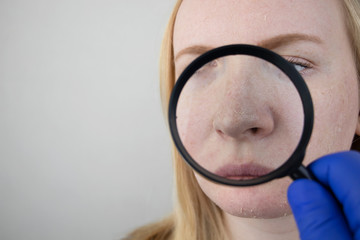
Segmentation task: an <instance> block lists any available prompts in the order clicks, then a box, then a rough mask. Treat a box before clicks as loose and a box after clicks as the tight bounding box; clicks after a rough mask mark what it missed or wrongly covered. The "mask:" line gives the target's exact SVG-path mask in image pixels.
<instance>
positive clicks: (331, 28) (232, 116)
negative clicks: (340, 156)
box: [174, 0, 359, 218]
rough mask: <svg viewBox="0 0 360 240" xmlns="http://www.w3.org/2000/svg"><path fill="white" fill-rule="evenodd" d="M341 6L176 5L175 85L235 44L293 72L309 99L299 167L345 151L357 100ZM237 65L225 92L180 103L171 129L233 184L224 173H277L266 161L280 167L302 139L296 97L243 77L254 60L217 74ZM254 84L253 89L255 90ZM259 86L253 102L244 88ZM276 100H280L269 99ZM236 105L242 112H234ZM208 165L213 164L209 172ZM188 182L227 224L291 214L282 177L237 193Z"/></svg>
mask: <svg viewBox="0 0 360 240" xmlns="http://www.w3.org/2000/svg"><path fill="white" fill-rule="evenodd" d="M340 2H341V1H337V0H293V1H289V0H272V1H271V3H270V1H267V0H258V1H251V0H236V1H234V0H207V1H203V0H184V1H183V3H182V5H181V7H180V9H179V12H178V14H177V19H176V22H175V30H174V54H175V70H176V78H177V77H178V76H179V75H180V73H181V72H182V71H183V70H184V69H185V67H186V66H187V65H188V64H189V63H190V62H191V61H192V60H193V59H195V58H196V57H197V56H199V55H200V54H201V53H202V52H203V51H206V50H207V49H210V48H215V47H219V46H222V45H228V44H238V43H243V44H252V45H259V46H263V47H266V48H269V49H271V50H272V51H274V52H276V53H278V54H280V55H281V56H283V57H284V58H285V59H287V60H289V61H290V62H292V63H295V65H296V67H298V69H299V71H300V73H301V74H302V76H303V78H304V79H305V81H306V83H307V85H308V87H309V89H310V92H311V96H312V98H313V104H314V109H315V123H314V129H313V133H312V137H311V140H310V143H309V146H308V148H307V153H306V157H305V159H304V164H305V165H307V164H309V163H310V162H311V161H313V160H315V159H316V158H318V157H320V156H322V155H325V154H327V153H331V152H336V151H341V150H348V149H350V146H351V142H352V138H353V136H354V134H355V132H359V131H358V129H359V127H358V125H359V124H358V122H359V120H358V119H359V97H358V83H357V77H356V69H355V64H354V59H353V55H352V49H351V47H350V44H349V38H348V36H347V31H346V27H345V20H344V16H343V10H342V6H341V3H340ZM325 9H326V10H325ZM224 62H225V61H224ZM239 62H241V66H246V69H247V70H246V71H244V70H242V71H235V73H234V72H232V73H231V74H227V75H224V77H223V78H222V83H225V84H222V85H217V86H215V85H214V86H215V87H212V88H210V87H209V88H208V90H207V91H203V92H202V93H201V94H196V96H197V97H196V98H190V97H188V98H187V99H189V100H186V101H185V100H184V101H182V102H181V104H179V107H178V117H179V120H178V124H179V129H180V130H181V137H182V139H183V141H184V144H185V146H187V147H188V148H189V149H190V150H191V153H194V155H198V156H200V157H199V159H202V160H201V161H204V164H206V162H208V163H209V164H208V165H207V166H208V168H209V170H211V171H214V172H218V173H219V174H225V175H226V174H228V175H231V174H233V175H234V174H235V173H234V172H232V173H231V174H230V172H231V170H229V168H237V167H239V166H241V165H242V166H246V167H247V168H248V169H250V170H249V171H250V172H251V171H252V172H258V173H259V172H260V174H265V173H266V171H269V170H271V169H273V168H275V167H276V166H277V165H279V164H280V163H277V162H276V161H277V160H275V159H279V158H283V159H285V158H286V157H284V156H288V155H289V152H292V150H293V149H294V146H295V145H296V140H294V139H298V137H299V135H300V133H301V131H302V118H303V116H302V115H301V111H298V110H297V109H300V107H299V106H301V105H299V101H298V99H297V98H296V97H294V96H295V95H296V94H290V92H289V91H282V92H281V94H279V92H276V91H274V90H273V89H274V87H272V85H271V84H269V82H266V83H262V82H260V80H259V79H261V77H262V76H263V75H261V73H259V71H252V68H254V69H258V68H257V66H259V64H257V63H256V60H254V59H252V58H245V59H240V60H239V59H236V58H228V59H226V66H227V67H228V68H229V66H238V65H239V64H238V63H239ZM212 64H213V63H212ZM260 65H261V64H260ZM224 66H225V64H223V62H217V63H215V64H213V65H210V67H212V68H216V69H220V70H221V69H223V68H224ZM254 72H257V76H256V77H254V74H253V73H254ZM234 74H237V75H234ZM264 75H266V74H264ZM234 76H235V77H234ZM234 79H237V80H236V81H234ZM249 79H251V80H252V81H249ZM254 79H255V80H257V81H259V82H256V84H254V81H255V80H254ZM246 80H247V81H246ZM254 85H256V88H254ZM259 87H261V88H263V90H262V91H261V94H259V91H258V92H256V94H255V93H254V91H252V89H259ZM189 89H190V90H189V96H195V95H194V94H191V90H194V89H195V88H194V87H193V88H189ZM195 90H196V89H195ZM250 93H251V94H250ZM284 94H287V95H286V98H278V97H279V96H283V95H284ZM281 99H285V101H282V100H281ZM196 102H201V105H197V104H195V103H196ZM244 102H248V103H250V104H241V103H244ZM196 106H199V107H196ZM289 106H294V107H292V108H289ZM295 106H298V107H295ZM290 133H291V134H290ZM279 146H280V147H279ZM214 159H217V160H219V159H220V161H219V162H217V163H216V164H213V162H214V161H212V160H214ZM269 159H271V161H269ZM235 172H236V171H235ZM228 175H227V176H228ZM196 177H197V180H198V182H199V185H200V187H201V188H202V190H203V191H204V193H205V194H206V195H207V196H208V197H209V198H210V199H211V200H212V201H213V202H215V203H216V204H217V205H218V206H219V207H220V208H221V209H223V210H224V211H225V212H227V213H229V214H231V215H235V216H239V217H258V218H274V217H280V216H284V215H287V214H289V213H290V208H289V206H288V204H287V200H286V191H287V186H288V185H289V183H290V182H291V180H290V179H289V178H283V179H279V180H274V181H271V182H269V183H266V184H262V185H259V186H254V187H244V188H241V187H227V186H221V185H217V184H214V183H212V182H209V181H208V180H206V179H204V178H202V177H201V176H199V175H196ZM229 177H231V178H241V177H244V178H245V177H247V176H229Z"/></svg>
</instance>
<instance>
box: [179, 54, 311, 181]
mask: <svg viewBox="0 0 360 240" xmlns="http://www.w3.org/2000/svg"><path fill="white" fill-rule="evenodd" d="M303 118H304V117H303V107H302V104H301V100H300V97H299V93H298V92H297V90H296V88H295V86H294V85H293V84H292V81H291V80H290V79H289V78H288V77H287V76H286V75H285V74H284V73H283V72H282V71H281V70H280V69H278V68H277V67H275V66H274V65H273V64H271V63H269V62H266V61H265V60H263V59H261V58H256V57H253V56H247V55H232V56H231V55H230V56H226V57H222V58H218V59H215V60H213V61H211V62H209V63H207V64H205V65H204V66H203V67H201V68H200V69H198V70H197V71H196V72H195V73H194V75H193V76H192V77H190V78H189V79H188V81H187V83H186V85H185V86H184V88H183V89H182V92H181V94H180V97H179V101H178V107H177V117H176V119H177V125H178V131H179V134H180V138H181V141H182V143H183V144H184V145H185V148H186V150H187V151H188V152H189V154H190V155H191V156H192V157H193V159H195V161H197V162H198V164H200V165H201V166H202V167H204V168H205V169H207V170H208V171H210V172H212V173H215V174H217V175H219V176H221V177H224V178H228V179H237V180H244V179H252V178H257V177H260V176H263V175H266V174H268V173H270V172H271V171H273V170H274V169H277V168H278V167H280V166H281V165H282V164H284V162H285V161H286V160H287V159H288V158H289V157H290V155H291V154H292V153H293V151H294V149H295V147H296V146H297V144H298V142H299V140H300V136H301V131H302V128H301V127H300V128H299V127H298V126H302V125H303ZM295 130H296V131H295ZM281 136H286V138H287V146H288V147H287V148H284V147H282V142H280V141H279V140H280V139H281ZM255 143H256V144H255ZM267 149H277V151H267Z"/></svg>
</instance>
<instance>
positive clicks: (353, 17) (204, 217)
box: [129, 0, 360, 240]
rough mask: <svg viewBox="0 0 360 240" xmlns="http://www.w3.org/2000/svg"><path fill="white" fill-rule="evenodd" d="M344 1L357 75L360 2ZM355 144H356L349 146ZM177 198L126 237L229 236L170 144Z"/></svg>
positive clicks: (166, 89) (164, 53)
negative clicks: (170, 208) (158, 217)
mask: <svg viewBox="0 0 360 240" xmlns="http://www.w3.org/2000/svg"><path fill="white" fill-rule="evenodd" d="M341 1H343V6H344V12H345V19H346V26H347V30H348V34H349V39H350V43H351V45H352V47H353V49H354V59H355V63H356V67H357V72H358V76H360V74H359V73H360V3H359V0H341ZM181 2H182V0H178V1H177V3H176V5H175V7H174V10H173V13H172V15H171V17H170V20H169V23H168V26H167V28H166V31H165V34H164V38H163V42H162V46H161V55H160V92H161V100H162V107H163V111H164V113H165V115H167V110H168V102H169V98H170V94H171V90H172V88H173V87H174V83H175V66H174V52H173V32H174V24H175V20H176V15H177V12H178V10H179V8H180V5H181ZM352 148H353V149H354V148H357V147H356V146H355V145H353V147H352ZM172 151H173V165H174V171H175V182H176V190H177V191H176V193H177V202H176V205H175V210H174V212H173V214H172V215H171V216H170V217H168V218H166V219H165V220H163V221H161V222H158V223H155V224H151V225H148V226H145V227H142V228H139V229H137V230H135V231H134V232H133V233H132V234H131V235H130V238H129V239H137V240H138V239H141V240H169V239H171V240H183V239H186V240H218V239H228V237H227V236H226V232H227V231H225V228H226V226H225V224H224V221H223V215H222V211H221V210H220V209H219V208H218V207H217V206H216V205H215V204H214V203H213V202H212V201H211V200H210V199H209V198H208V197H207V196H206V195H205V194H204V193H203V192H202V190H201V189H200V187H199V185H198V183H197V181H196V179H195V176H194V173H193V171H192V169H191V168H190V167H189V166H188V165H187V164H186V163H185V162H184V161H183V160H182V158H181V156H180V154H179V153H178V151H177V150H176V148H175V147H174V146H173V149H172Z"/></svg>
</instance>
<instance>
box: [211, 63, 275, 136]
mask: <svg viewBox="0 0 360 240" xmlns="http://www.w3.org/2000/svg"><path fill="white" fill-rule="evenodd" d="M262 78H263V76H261V74H254V71H251V69H247V70H246V71H238V72H237V73H235V74H231V75H229V74H228V75H227V76H226V79H224V80H223V84H222V85H223V86H222V87H220V88H219V89H218V90H219V91H218V93H219V94H218V97H217V98H218V105H217V110H216V113H215V116H214V118H213V128H214V130H215V131H216V132H217V133H218V134H219V135H220V136H222V137H223V138H232V139H236V140H244V139H261V138H264V137H266V136H268V135H270V134H271V133H272V132H273V131H274V128H275V117H276V116H275V113H274V111H273V107H274V104H273V103H272V101H273V100H272V97H271V91H269V89H267V88H268V87H271V86H268V85H267V84H266V82H265V83H264V79H262ZM265 81H266V80H265Z"/></svg>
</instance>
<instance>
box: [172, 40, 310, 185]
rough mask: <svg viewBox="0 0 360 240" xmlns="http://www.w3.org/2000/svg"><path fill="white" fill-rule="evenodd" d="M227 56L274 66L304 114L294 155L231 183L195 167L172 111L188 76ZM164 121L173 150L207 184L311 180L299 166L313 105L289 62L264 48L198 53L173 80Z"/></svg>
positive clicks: (229, 47) (241, 47)
mask: <svg viewBox="0 0 360 240" xmlns="http://www.w3.org/2000/svg"><path fill="white" fill-rule="evenodd" d="M229 55H248V56H254V57H258V58H261V59H263V60H265V61H267V62H270V63H272V64H273V65H275V66H276V67H278V68H279V69H280V70H281V71H282V72H283V73H284V74H286V75H287V76H288V77H289V79H290V80H291V81H292V83H293V84H294V86H295V87H296V89H297V91H298V93H299V96H300V99H301V102H302V105H303V112H304V122H303V123H304V125H303V131H302V135H301V138H300V141H299V143H298V145H297V147H296V148H295V150H294V152H293V153H292V155H291V156H290V157H289V159H288V160H287V161H286V162H285V163H284V164H282V165H281V166H280V167H279V168H277V169H276V170H274V171H272V172H270V173H268V174H266V175H264V176H260V177H258V178H253V179H247V180H234V179H227V178H224V177H220V176H218V175H215V174H214V173H211V172H209V171H208V170H206V169H205V168H203V167H202V166H201V165H199V164H198V163H197V162H196V161H195V160H194V159H193V158H192V157H191V155H190V154H189V153H188V152H187V150H186V148H185V147H184V145H183V143H182V141H181V139H180V136H179V132H178V128H177V123H176V118H177V117H176V108H177V103H178V100H179V97H180V93H181V91H182V89H183V87H184V86H185V84H186V82H187V81H188V80H189V79H190V78H191V77H192V75H193V74H194V73H195V72H196V71H197V70H198V69H200V68H201V67H202V66H204V65H205V64H207V63H208V62H210V61H212V60H214V59H217V58H220V57H225V56H229ZM168 120H169V127H170V132H171V135H172V138H173V141H174V144H175V146H176V147H177V149H178V151H179V152H180V154H181V156H182V157H183V158H184V160H185V161H186V162H187V163H188V164H189V165H190V166H191V167H192V168H193V169H194V170H195V171H196V172H198V173H199V174H201V175H202V176H204V177H206V178H207V179H209V180H211V181H214V182H216V183H220V184H225V185H229V186H253V185H257V184H261V183H265V182H268V181H271V180H273V179H276V178H281V177H285V176H290V177H291V178H292V179H294V180H295V179H298V178H308V179H314V178H313V176H312V174H311V172H309V170H307V169H306V168H305V167H304V166H303V165H302V161H303V159H304V156H305V151H306V147H307V145H308V143H309V140H310V137H311V133H312V129H313V123H314V108H313V103H312V99H311V95H310V92H309V89H308V87H307V85H306V83H305V81H304V79H303V78H302V76H301V75H300V74H299V72H298V71H297V70H296V69H295V67H294V66H293V65H292V64H291V63H289V62H288V61H287V60H285V59H284V58H283V57H281V56H280V55H278V54H276V53H274V52H272V51H270V50H268V49H265V48H262V47H259V46H254V45H247V44H233V45H226V46H222V47H218V48H215V49H212V50H210V51H208V52H206V53H204V54H202V55H201V56H199V57H198V58H196V59H195V60H194V61H192V62H191V63H190V65H188V67H187V68H186V69H185V70H184V71H183V72H182V74H181V75H180V77H179V78H178V80H177V81H176V84H175V86H174V88H173V90H172V93H171V96H170V101H169V112H168Z"/></svg>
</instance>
